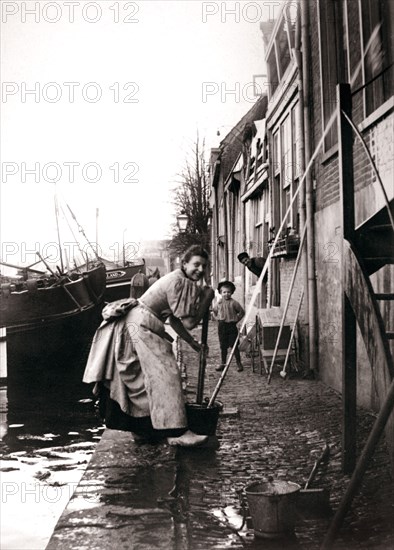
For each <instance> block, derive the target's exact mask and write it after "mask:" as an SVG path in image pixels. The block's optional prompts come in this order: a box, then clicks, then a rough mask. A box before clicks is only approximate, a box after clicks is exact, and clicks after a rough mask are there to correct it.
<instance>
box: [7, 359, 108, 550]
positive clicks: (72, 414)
mask: <svg viewBox="0 0 394 550" xmlns="http://www.w3.org/2000/svg"><path fill="white" fill-rule="evenodd" d="M72 357H73V358H72ZM71 358H72V359H71ZM85 360H86V355H85V354H84V353H82V352H78V353H77V352H76V353H75V355H74V356H72V355H70V356H69V357H68V358H67V361H66V362H65V363H64V364H63V363H62V361H61V360H60V359H59V358H58V359H57V364H56V368H53V364H48V363H46V362H43V361H41V362H37V360H35V362H34V363H31V364H29V363H28V362H26V359H23V360H22V359H21V358H19V357H17V356H14V357H11V358H9V363H8V365H7V366H8V373H9V377H8V380H7V385H4V384H3V385H2V386H1V387H0V399H1V408H0V416H1V418H0V420H1V441H0V455H1V467H0V471H1V481H2V486H1V489H2V496H1V498H2V510H1V511H2V548H7V550H12V549H15V550H20V549H21V548H29V550H43V549H44V548H45V547H46V545H47V543H48V540H49V538H50V536H51V534H52V531H53V529H54V527H55V525H56V522H57V520H58V518H59V516H60V514H61V513H62V511H63V509H64V508H65V506H66V505H67V503H68V501H69V499H70V497H71V496H72V494H73V492H74V490H75V488H76V487H77V485H78V482H79V480H80V478H81V477H82V475H83V473H84V471H85V469H86V466H87V464H88V462H89V460H90V457H91V456H92V454H93V452H94V448H95V445H96V444H97V441H98V440H99V439H100V436H101V434H102V432H103V429H104V427H103V426H102V423H101V421H100V420H99V419H98V418H97V416H96V412H95V409H94V403H93V400H92V398H91V392H90V388H89V387H87V386H86V385H85V384H82V382H81V378H82V373H83V365H84V362H85Z"/></svg>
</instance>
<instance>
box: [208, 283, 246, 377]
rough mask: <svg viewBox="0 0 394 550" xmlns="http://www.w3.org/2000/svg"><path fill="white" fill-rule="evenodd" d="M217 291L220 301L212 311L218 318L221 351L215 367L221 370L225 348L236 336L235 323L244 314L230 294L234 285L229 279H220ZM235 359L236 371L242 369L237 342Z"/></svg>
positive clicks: (224, 361) (224, 357)
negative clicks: (219, 361)
mask: <svg viewBox="0 0 394 550" xmlns="http://www.w3.org/2000/svg"><path fill="white" fill-rule="evenodd" d="M218 292H219V294H220V295H221V298H222V299H221V301H220V302H218V303H217V304H216V305H215V306H213V308H212V309H213V313H214V314H215V317H216V319H217V320H218V333H219V342H220V352H221V361H222V363H221V365H220V366H219V367H216V370H217V371H222V370H223V369H224V367H225V366H226V359H227V350H228V348H232V347H233V345H234V343H235V341H236V339H237V337H238V328H237V323H238V321H240V320H241V319H242V317H243V316H244V315H245V311H244V310H243V308H242V306H241V304H239V303H238V302H237V301H236V300H234V299H233V298H232V297H231V296H232V294H234V292H235V285H234V283H232V282H231V281H221V282H220V283H219V285H218ZM234 355H235V360H236V361H237V370H238V372H241V371H243V366H242V363H241V354H240V352H239V346H238V344H237V346H236V348H235V350H234Z"/></svg>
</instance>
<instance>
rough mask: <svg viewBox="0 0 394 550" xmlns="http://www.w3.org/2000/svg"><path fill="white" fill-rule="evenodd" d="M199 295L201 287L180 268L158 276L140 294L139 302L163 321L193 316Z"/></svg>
mask: <svg viewBox="0 0 394 550" xmlns="http://www.w3.org/2000/svg"><path fill="white" fill-rule="evenodd" d="M200 297H201V287H200V286H199V284H198V283H196V282H195V281H192V280H191V279H189V278H188V277H187V276H186V275H185V274H184V272H183V271H182V270H181V269H175V270H174V271H172V272H171V273H168V274H167V275H164V277H160V279H158V280H157V281H156V282H155V283H154V284H153V285H152V286H151V287H150V288H148V290H147V291H146V292H145V294H143V296H141V298H140V300H139V301H140V302H141V303H142V304H144V305H146V306H147V307H148V308H149V309H151V310H152V311H153V312H154V313H155V314H156V315H157V316H159V317H160V318H161V319H162V320H163V321H164V320H165V319H167V317H169V316H170V315H171V314H172V315H174V316H175V317H178V318H180V319H181V318H182V317H194V316H195V315H196V313H197V309H198V304H199V301H200Z"/></svg>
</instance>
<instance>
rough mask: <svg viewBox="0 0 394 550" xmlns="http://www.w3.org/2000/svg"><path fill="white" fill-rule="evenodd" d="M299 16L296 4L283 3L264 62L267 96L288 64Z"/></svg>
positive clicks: (276, 86)
mask: <svg viewBox="0 0 394 550" xmlns="http://www.w3.org/2000/svg"><path fill="white" fill-rule="evenodd" d="M298 16H299V9H298V4H297V3H296V2H290V3H287V2H284V3H283V8H282V12H281V15H280V16H279V18H278V22H277V24H276V25H275V31H274V34H273V36H272V38H270V42H269V46H268V49H267V55H266V62H267V67H268V78H269V86H268V88H269V96H270V97H272V96H273V94H274V93H275V91H276V90H277V88H278V86H279V82H280V81H281V79H282V78H283V77H284V75H285V73H286V71H287V69H288V67H289V65H290V63H291V50H292V48H294V43H295V27H296V19H297V17H298Z"/></svg>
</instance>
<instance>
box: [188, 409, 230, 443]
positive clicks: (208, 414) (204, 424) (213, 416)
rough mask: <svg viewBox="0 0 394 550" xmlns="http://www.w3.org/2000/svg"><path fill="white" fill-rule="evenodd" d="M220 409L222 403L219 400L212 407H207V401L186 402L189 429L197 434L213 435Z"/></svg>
mask: <svg viewBox="0 0 394 550" xmlns="http://www.w3.org/2000/svg"><path fill="white" fill-rule="evenodd" d="M221 409H222V404H221V403H219V402H217V403H214V404H213V406H212V407H207V403H203V404H202V405H199V404H198V403H186V415H187V425H188V428H189V430H191V431H192V432H194V433H196V434H199V435H215V433H216V427H217V424H218V420H219V412H220V410H221Z"/></svg>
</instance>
